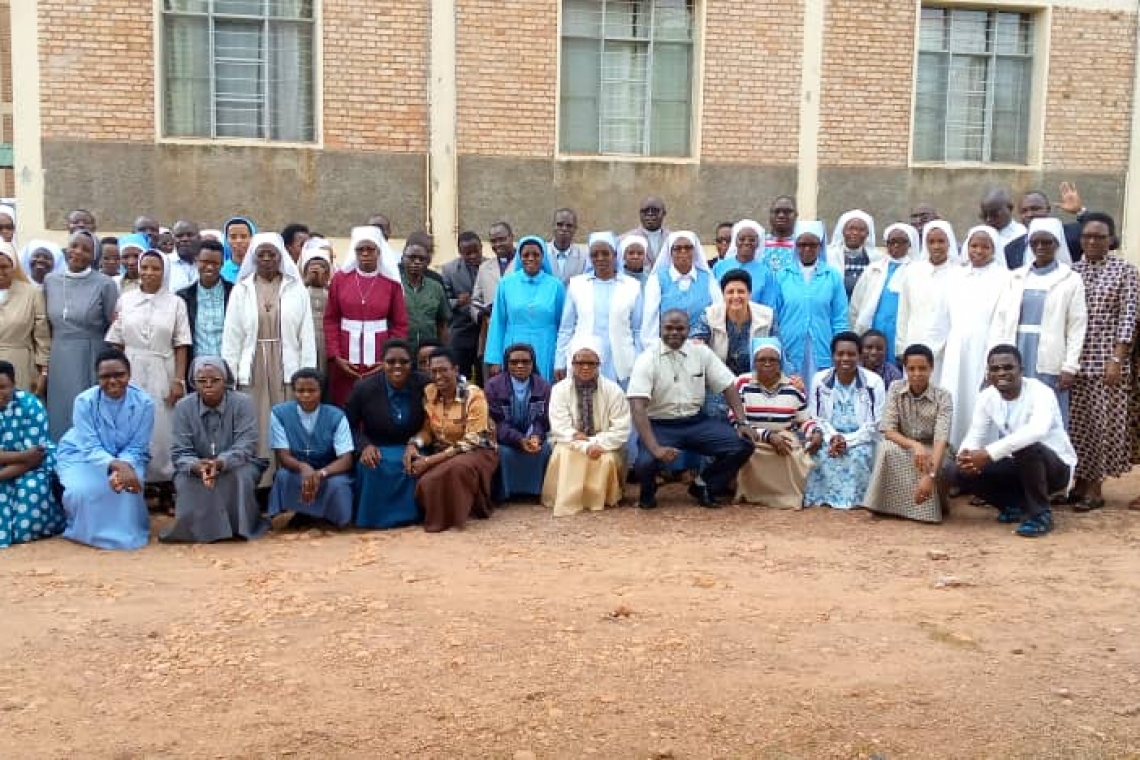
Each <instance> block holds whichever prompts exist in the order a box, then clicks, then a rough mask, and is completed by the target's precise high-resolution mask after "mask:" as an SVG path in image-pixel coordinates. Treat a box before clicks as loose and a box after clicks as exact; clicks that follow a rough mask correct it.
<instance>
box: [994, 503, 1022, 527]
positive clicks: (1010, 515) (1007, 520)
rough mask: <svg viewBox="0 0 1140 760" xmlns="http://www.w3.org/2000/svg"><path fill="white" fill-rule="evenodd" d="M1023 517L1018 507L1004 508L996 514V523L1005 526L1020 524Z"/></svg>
mask: <svg viewBox="0 0 1140 760" xmlns="http://www.w3.org/2000/svg"><path fill="white" fill-rule="evenodd" d="M1023 517H1024V515H1023V513H1022V511H1021V509H1020V508H1019V507H1006V508H1005V509H1003V510H1001V511H1000V512H998V516H997V521H998V522H999V523H1002V524H1005V525H1012V524H1013V523H1019V522H1021V521H1022V518H1023Z"/></svg>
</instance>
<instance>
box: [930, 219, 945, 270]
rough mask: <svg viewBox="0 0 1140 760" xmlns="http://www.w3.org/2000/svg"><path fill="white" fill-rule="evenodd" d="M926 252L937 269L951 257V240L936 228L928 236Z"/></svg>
mask: <svg viewBox="0 0 1140 760" xmlns="http://www.w3.org/2000/svg"><path fill="white" fill-rule="evenodd" d="M926 252H927V253H928V254H929V255H930V263H931V264H933V265H934V266H936V267H939V266H942V265H943V264H945V263H946V259H948V258H949V257H950V238H948V237H946V233H945V232H943V231H942V230H940V229H938V228H937V227H935V228H934V229H932V230H930V232H928V233H927V235H926Z"/></svg>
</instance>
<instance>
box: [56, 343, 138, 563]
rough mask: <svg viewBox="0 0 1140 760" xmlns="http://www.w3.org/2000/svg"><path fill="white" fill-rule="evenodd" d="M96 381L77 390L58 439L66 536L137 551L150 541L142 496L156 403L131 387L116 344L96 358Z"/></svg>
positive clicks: (102, 546) (127, 367)
mask: <svg viewBox="0 0 1140 760" xmlns="http://www.w3.org/2000/svg"><path fill="white" fill-rule="evenodd" d="M95 378H96V380H97V381H98V385H96V386H94V387H92V388H88V389H87V390H85V391H83V392H82V393H80V394H79V396H78V397H77V398H76V399H75V404H74V405H73V407H72V413H71V418H72V422H73V424H72V427H71V428H70V429H69V430H68V431H67V432H66V433H65V434H64V436H63V438H62V439H61V440H60V442H59V449H58V451H57V454H56V474H57V475H58V476H59V482H60V483H61V484H62V485H63V510H64V512H65V513H66V514H67V529H66V530H65V531H64V532H63V537H64V538H68V539H71V540H72V541H75V542H77V543H81V544H88V545H89V546H94V547H97V548H99V549H138V548H141V547H143V546H146V543H147V541H148V540H150V517H149V516H148V515H147V511H146V499H145V498H144V497H143V488H144V485H145V477H146V467H147V464H148V463H149V462H150V453H149V452H150V439H151V434H152V432H153V430H154V402H153V401H151V399H150V396H148V395H147V394H146V392H145V391H143V390H141V389H139V388H136V387H135V386H133V385H131V384H130V382H131V362H130V360H129V359H127V355H126V354H124V353H123V352H122V351H120V350H119V349H117V348H108V349H104V350H103V351H102V352H100V353H99V355H98V356H97V357H96V358H95Z"/></svg>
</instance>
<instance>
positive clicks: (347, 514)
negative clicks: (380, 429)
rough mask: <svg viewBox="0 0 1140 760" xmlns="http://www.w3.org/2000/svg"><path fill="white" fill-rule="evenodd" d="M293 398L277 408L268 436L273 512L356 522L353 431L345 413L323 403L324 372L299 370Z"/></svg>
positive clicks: (341, 523) (337, 522)
mask: <svg viewBox="0 0 1140 760" xmlns="http://www.w3.org/2000/svg"><path fill="white" fill-rule="evenodd" d="M290 385H291V386H292V387H293V398H294V399H295V400H294V401H286V402H285V403H284V404H278V405H277V406H275V407H273V413H272V415H271V416H270V418H269V437H270V445H271V446H272V447H273V453H274V455H275V456H276V457H277V473H276V474H275V475H274V476H273V490H272V491H270V492H269V516H270V517H272V516H273V515H278V514H281V513H282V512H295V513H297V514H301V515H306V516H308V517H315V518H318V519H321V520H325V521H327V522H330V523H332V524H333V525H336V526H338V527H344V526H345V525H348V523H349V522H351V521H352V475H351V474H350V472H351V471H352V452H353V445H352V431H351V430H350V429H349V427H348V420H347V419H346V418H345V416H344V412H342V411H341V410H340V409H337V408H336V407H335V406H330V405H329V404H322V403H321V373H320V372H318V371H317V370H315V369H312V368H304V369H299V370H297V371H296V372H294V373H293V377H292V379H291V380H290Z"/></svg>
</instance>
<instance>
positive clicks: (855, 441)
mask: <svg viewBox="0 0 1140 760" xmlns="http://www.w3.org/2000/svg"><path fill="white" fill-rule="evenodd" d="M862 348H863V342H862V339H861V338H860V337H859V336H858V335H856V334H855V333H853V332H841V333H839V334H838V335H836V336H835V337H834V338H832V339H831V361H832V366H833V369H825V370H823V371H821V372H817V373H816V376H815V378H814V379H813V380H812V384H811V393H810V395H809V397H808V409H809V411H810V412H811V413H812V416H813V417H815V420H816V422H817V423H819V427H817V428H815V430H813V431H812V434H811V435H812V437H811V443H812V444H813V445H812V448H813V449H816V450H817V451H816V454H815V468H814V469H813V470H812V471H811V474H810V475H808V480H807V487H806V489H805V491H804V506H808V507H815V506H828V507H832V508H834V509H854V508H856V507H861V506H864V505H865V504H866V501H865V498H864V497H865V495H866V493H867V485H868V483H869V482H870V480H871V466H872V464H873V463H874V461H875V444H876V443H878V441H879V420H880V419H881V418H882V415H883V406H884V403H885V400H886V390H885V389H884V388H883V381H882V380H880V379H879V376H878V375H876V374H875V373H874V372H871V371H870V370H866V369H863V368H862V367H860V366H859V352H860V351H861V350H862ZM825 442H826V444H827V445H826V446H824V445H823V444H824V443H825Z"/></svg>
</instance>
